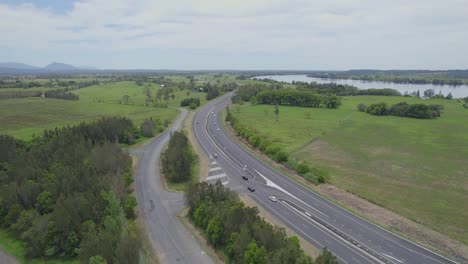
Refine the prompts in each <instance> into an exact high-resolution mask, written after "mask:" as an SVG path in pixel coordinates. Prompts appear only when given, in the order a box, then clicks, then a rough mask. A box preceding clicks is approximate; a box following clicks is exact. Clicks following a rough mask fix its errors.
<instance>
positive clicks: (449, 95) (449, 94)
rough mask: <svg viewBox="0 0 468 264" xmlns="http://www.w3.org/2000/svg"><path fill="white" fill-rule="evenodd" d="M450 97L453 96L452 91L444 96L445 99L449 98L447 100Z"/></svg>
mask: <svg viewBox="0 0 468 264" xmlns="http://www.w3.org/2000/svg"><path fill="white" fill-rule="evenodd" d="M452 98H453V95H452V93H448V94H447V96H446V97H445V99H449V100H451V99H452Z"/></svg>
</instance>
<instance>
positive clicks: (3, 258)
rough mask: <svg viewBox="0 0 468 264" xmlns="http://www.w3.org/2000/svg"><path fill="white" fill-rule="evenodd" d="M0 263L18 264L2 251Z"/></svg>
mask: <svg viewBox="0 0 468 264" xmlns="http://www.w3.org/2000/svg"><path fill="white" fill-rule="evenodd" d="M0 263H5V264H19V262H18V261H17V260H16V259H15V258H14V257H12V256H10V255H8V254H7V253H6V252H4V251H3V250H2V249H0Z"/></svg>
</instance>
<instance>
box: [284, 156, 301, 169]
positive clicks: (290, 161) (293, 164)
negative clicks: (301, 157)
mask: <svg viewBox="0 0 468 264" xmlns="http://www.w3.org/2000/svg"><path fill="white" fill-rule="evenodd" d="M285 165H286V167H288V168H290V169H291V170H296V168H297V166H298V165H299V163H298V162H297V160H296V159H293V158H291V159H288V161H287V162H286V164H285Z"/></svg>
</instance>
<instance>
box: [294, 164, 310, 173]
mask: <svg viewBox="0 0 468 264" xmlns="http://www.w3.org/2000/svg"><path fill="white" fill-rule="evenodd" d="M309 171H310V167H309V166H308V165H307V164H305V163H301V164H298V165H297V168H296V172H297V173H298V174H299V175H304V174H306V173H308V172H309Z"/></svg>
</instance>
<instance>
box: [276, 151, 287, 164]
mask: <svg viewBox="0 0 468 264" xmlns="http://www.w3.org/2000/svg"><path fill="white" fill-rule="evenodd" d="M288 156H289V155H288V153H287V152H285V151H279V152H278V153H276V154H275V157H274V159H275V161H277V162H286V161H288Z"/></svg>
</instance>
